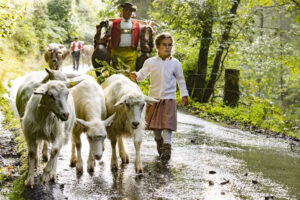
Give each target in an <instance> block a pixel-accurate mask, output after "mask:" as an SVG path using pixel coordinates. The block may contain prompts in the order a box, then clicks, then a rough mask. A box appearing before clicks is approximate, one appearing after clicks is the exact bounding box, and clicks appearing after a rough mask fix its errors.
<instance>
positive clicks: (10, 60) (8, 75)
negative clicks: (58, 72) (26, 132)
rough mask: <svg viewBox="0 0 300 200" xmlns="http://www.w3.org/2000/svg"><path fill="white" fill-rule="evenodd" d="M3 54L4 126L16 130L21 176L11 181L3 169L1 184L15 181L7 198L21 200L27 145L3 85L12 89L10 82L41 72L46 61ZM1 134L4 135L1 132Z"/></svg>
mask: <svg viewBox="0 0 300 200" xmlns="http://www.w3.org/2000/svg"><path fill="white" fill-rule="evenodd" d="M1 53H2V54H3V55H1V58H2V59H3V60H2V61H0V65H1V68H0V109H1V112H2V114H3V115H4V120H3V121H2V125H3V128H4V129H6V130H10V129H14V130H15V131H14V133H15V134H16V135H17V136H16V138H15V140H16V142H17V143H18V146H17V149H18V154H19V155H20V163H21V166H20V168H19V172H18V173H19V174H20V175H21V176H20V177H18V178H16V179H14V180H11V179H10V178H9V177H7V174H6V173H5V170H4V169H3V168H1V169H0V182H4V181H13V182H12V184H10V185H11V187H9V188H8V189H9V190H10V193H9V194H8V195H7V198H9V199H12V200H19V199H23V197H22V193H23V191H24V188H25V185H24V181H25V177H26V176H25V172H26V169H27V145H26V142H25V140H24V136H23V134H22V130H21V124H20V120H19V118H18V117H17V116H15V114H14V112H13V110H12V108H11V102H9V100H8V99H7V98H6V97H5V96H4V94H5V93H6V92H7V91H6V90H5V87H4V85H3V83H4V82H6V84H7V86H8V87H11V83H10V80H13V79H15V78H17V77H19V76H22V75H25V73H26V72H30V71H33V70H41V69H42V68H43V67H44V66H43V63H44V61H43V58H34V57H20V56H17V54H16V53H15V52H14V51H12V50H9V48H7V51H5V52H3V51H1ZM2 66H3V67H2ZM0 134H2V133H1V132H0ZM0 187H3V185H2V184H0Z"/></svg>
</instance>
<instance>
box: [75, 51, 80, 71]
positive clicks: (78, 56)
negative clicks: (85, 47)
mask: <svg viewBox="0 0 300 200" xmlns="http://www.w3.org/2000/svg"><path fill="white" fill-rule="evenodd" d="M79 60H80V52H78V53H77V56H76V70H77V71H78V68H79Z"/></svg>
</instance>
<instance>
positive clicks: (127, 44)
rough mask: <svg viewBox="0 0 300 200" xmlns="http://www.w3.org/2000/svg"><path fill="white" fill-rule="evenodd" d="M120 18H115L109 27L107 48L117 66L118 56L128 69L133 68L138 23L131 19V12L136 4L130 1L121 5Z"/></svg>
mask: <svg viewBox="0 0 300 200" xmlns="http://www.w3.org/2000/svg"><path fill="white" fill-rule="evenodd" d="M121 7H122V13H121V16H122V17H121V18H119V19H115V20H114V21H113V22H112V26H111V27H110V36H111V39H110V43H109V45H108V50H109V51H110V56H111V59H112V62H113V66H117V64H118V58H119V59H120V60H122V62H124V63H125V64H126V65H127V66H128V67H129V71H130V72H131V71H134V70H135V65H136V59H137V57H138V52H137V47H138V42H139V34H140V24H139V23H138V22H137V21H136V20H134V19H132V18H131V17H132V13H133V12H135V11H136V9H137V8H136V6H134V5H132V4H131V3H124V4H122V5H121Z"/></svg>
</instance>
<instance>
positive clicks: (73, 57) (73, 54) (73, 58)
mask: <svg viewBox="0 0 300 200" xmlns="http://www.w3.org/2000/svg"><path fill="white" fill-rule="evenodd" d="M75 59H76V58H75V52H74V51H73V52H72V61H73V70H75V69H76V68H75Z"/></svg>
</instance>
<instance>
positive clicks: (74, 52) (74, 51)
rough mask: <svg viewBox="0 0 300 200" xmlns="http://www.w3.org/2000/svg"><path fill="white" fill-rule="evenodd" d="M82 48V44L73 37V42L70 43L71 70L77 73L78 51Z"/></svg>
mask: <svg viewBox="0 0 300 200" xmlns="http://www.w3.org/2000/svg"><path fill="white" fill-rule="evenodd" d="M81 48H82V44H81V43H80V41H78V37H77V36H76V37H75V41H74V42H72V43H71V48H70V51H71V54H72V60H73V70H76V71H78V68H79V59H80V50H81Z"/></svg>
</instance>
